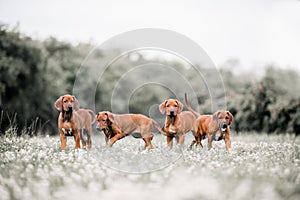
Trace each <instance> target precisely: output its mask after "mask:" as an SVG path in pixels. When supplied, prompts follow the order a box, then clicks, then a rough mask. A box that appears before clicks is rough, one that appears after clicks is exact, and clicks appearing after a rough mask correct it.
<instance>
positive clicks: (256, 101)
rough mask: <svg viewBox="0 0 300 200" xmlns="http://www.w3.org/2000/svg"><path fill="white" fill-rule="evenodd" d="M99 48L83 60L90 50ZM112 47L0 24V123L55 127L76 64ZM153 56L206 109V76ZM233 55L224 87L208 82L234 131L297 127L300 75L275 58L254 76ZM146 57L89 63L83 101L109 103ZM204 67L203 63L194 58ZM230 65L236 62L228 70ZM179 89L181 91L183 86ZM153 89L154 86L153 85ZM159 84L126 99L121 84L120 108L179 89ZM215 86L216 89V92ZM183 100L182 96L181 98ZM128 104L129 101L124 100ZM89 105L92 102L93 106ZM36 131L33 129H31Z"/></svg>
mask: <svg viewBox="0 0 300 200" xmlns="http://www.w3.org/2000/svg"><path fill="white" fill-rule="evenodd" d="M91 50H94V51H96V53H94V54H93V56H92V57H90V58H89V61H88V62H83V61H84V60H85V58H86V57H87V56H88V53H89V52H90V51H91ZM116 51H118V50H117V49H112V50H105V51H104V50H101V49H95V46H93V45H92V44H78V45H72V44H69V43H66V42H63V41H58V40H57V39H55V38H48V39H46V40H44V41H40V40H34V39H32V38H30V37H28V36H26V35H23V34H22V33H19V32H18V30H14V29H9V28H8V27H7V26H5V25H0V131H1V134H4V133H5V130H7V128H9V127H11V126H12V125H13V126H15V127H16V128H17V129H18V131H19V133H22V130H24V128H26V127H31V128H32V126H33V125H34V129H33V130H34V131H36V132H39V133H42V134H57V132H58V131H57V116H58V111H57V110H56V109H55V108H54V106H53V103H54V101H55V100H56V99H57V98H58V97H59V96H60V95H63V94H66V93H70V94H72V92H73V91H72V90H73V86H74V81H75V79H76V74H77V72H78V70H79V68H80V67H82V66H84V67H85V69H89V66H97V63H98V62H99V60H105V59H109V58H110V55H113V52H116ZM150 61H151V63H155V62H156V63H163V64H165V65H167V66H172V67H174V68H176V70H177V71H178V72H179V73H181V74H183V75H184V76H185V77H187V78H188V79H189V82H190V83H191V85H192V87H193V88H194V89H195V91H196V93H197V94H196V95H197V99H190V100H191V102H192V105H193V107H195V105H196V104H199V111H200V113H203V114H204V113H211V109H210V108H211V101H210V100H211V96H210V93H209V91H208V89H207V88H206V87H205V83H204V82H203V80H199V78H198V76H197V75H196V74H195V72H194V71H193V69H191V68H187V67H185V66H182V63H180V62H176V61H166V60H164V61H161V60H158V58H151V60H150ZM237 62H238V61H231V62H228V63H227V64H226V66H223V67H222V68H221V69H220V75H221V77H222V79H223V83H224V88H225V93H224V89H223V88H220V87H218V86H215V87H214V86H211V88H209V89H210V90H212V88H213V89H214V90H215V91H216V94H217V95H216V96H217V97H216V99H217V100H218V98H219V99H220V100H221V99H224V95H226V101H227V109H228V110H230V111H231V113H233V114H234V117H235V120H234V124H233V127H232V129H233V131H236V132H237V133H240V132H242V131H248V132H252V131H255V132H267V133H296V134H300V77H299V74H298V73H297V72H296V71H293V70H290V69H289V70H283V69H280V68H278V67H276V66H267V67H266V70H265V74H264V75H263V76H262V77H252V75H251V74H243V73H240V74H234V73H233V71H234V68H235V67H236V65H237ZM147 63H149V58H145V57H144V56H143V55H141V54H138V53H137V54H136V55H135V56H134V59H132V57H124V58H122V59H120V60H118V61H117V62H116V63H114V64H113V65H114V66H113V67H110V68H107V69H106V71H105V77H102V79H101V81H100V82H98V81H99V80H98V78H99V77H92V76H90V74H91V72H90V71H88V70H86V71H85V73H81V76H83V77H81V79H82V80H84V83H83V84H82V87H81V88H80V91H79V93H80V96H81V98H80V99H83V100H81V101H80V104H81V106H82V107H84V108H91V102H93V101H95V105H96V107H95V109H96V111H100V110H111V95H112V91H113V90H114V89H115V88H114V87H115V86H116V83H117V82H118V81H119V80H120V78H121V77H122V76H123V75H124V73H126V72H128V71H129V70H130V69H133V67H135V66H139V65H143V64H147ZM199 67H200V68H201V66H199ZM201 69H203V70H201V73H203V75H204V76H205V77H204V78H205V79H206V80H212V81H211V82H212V83H213V80H214V78H215V76H216V74H215V72H213V71H210V70H209V69H205V68H201ZM231 69H233V70H231ZM154 76H155V77H156V78H161V79H170V82H172V81H174V80H171V77H166V76H165V75H163V74H156V73H155V71H149V72H147V74H144V75H143V76H140V77H133V78H130V80H128V81H127V80H124V81H123V82H122V84H121V86H122V87H126V86H130V85H131V84H134V83H135V84H139V83H140V81H141V80H139V79H147V80H148V79H149V80H150V79H151V77H154ZM95 85H97V87H96V91H95V96H93V97H91V96H88V94H89V92H88V91H89V90H90V89H91V88H93V86H95ZM181 87H182V88H181V89H180V90H178V91H180V92H181V93H182V94H180V96H181V97H183V95H184V94H183V93H184V92H183V91H184V90H185V88H184V86H181ZM153 91H156V92H153ZM178 91H171V90H170V89H168V88H164V87H161V86H160V85H155V84H150V85H141V87H140V88H137V89H136V90H135V91H134V93H133V94H131V95H132V96H131V99H130V101H129V102H123V101H122V97H123V96H126V95H128V94H126V91H122V90H120V92H119V94H118V95H119V96H120V98H119V99H117V100H116V101H117V104H118V106H119V107H120V110H121V111H120V112H123V111H124V112H126V109H125V107H129V108H127V109H129V111H130V112H133V113H143V114H146V115H149V110H151V109H155V110H156V107H155V108H152V107H151V106H152V105H158V104H160V103H161V101H162V100H163V99H166V98H175V97H176V94H174V92H178ZM123 93H124V94H123ZM218 94H219V95H218ZM181 100H182V101H183V99H181ZM127 104H128V105H127ZM92 109H93V108H92ZM31 133H33V134H34V132H31Z"/></svg>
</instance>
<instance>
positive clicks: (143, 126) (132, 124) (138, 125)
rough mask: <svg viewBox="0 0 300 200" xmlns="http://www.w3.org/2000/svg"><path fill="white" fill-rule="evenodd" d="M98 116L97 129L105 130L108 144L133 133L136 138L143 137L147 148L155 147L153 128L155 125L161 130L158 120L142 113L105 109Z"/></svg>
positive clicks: (110, 144)
mask: <svg viewBox="0 0 300 200" xmlns="http://www.w3.org/2000/svg"><path fill="white" fill-rule="evenodd" d="M96 118H97V121H98V124H97V129H98V130H102V131H103V132H104V134H105V142H106V144H107V146H112V145H113V144H114V143H115V142H116V141H117V140H120V139H122V138H124V137H125V136H127V135H129V134H131V135H132V136H133V137H135V138H142V139H143V140H144V142H145V148H149V149H153V145H152V143H151V141H152V139H153V134H152V133H151V128H152V126H153V125H154V126H155V127H156V128H157V129H158V130H159V131H161V130H160V129H161V128H160V127H159V125H158V124H157V122H155V121H154V120H152V119H150V118H148V117H146V116H145V115H141V114H113V113H111V112H108V111H105V112H99V113H98V114H97V115H96Z"/></svg>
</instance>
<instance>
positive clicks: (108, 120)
mask: <svg viewBox="0 0 300 200" xmlns="http://www.w3.org/2000/svg"><path fill="white" fill-rule="evenodd" d="M96 118H97V121H98V124H97V126H96V128H97V130H99V131H101V130H103V129H107V128H108V127H109V125H110V124H112V123H114V116H113V114H112V113H111V112H107V111H105V112H98V113H97V115H96Z"/></svg>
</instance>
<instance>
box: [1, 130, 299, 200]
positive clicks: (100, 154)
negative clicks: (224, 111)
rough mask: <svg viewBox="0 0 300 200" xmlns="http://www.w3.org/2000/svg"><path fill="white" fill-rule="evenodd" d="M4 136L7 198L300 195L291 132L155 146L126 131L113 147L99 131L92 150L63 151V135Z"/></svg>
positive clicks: (3, 179) (296, 151) (295, 144)
mask: <svg viewBox="0 0 300 200" xmlns="http://www.w3.org/2000/svg"><path fill="white" fill-rule="evenodd" d="M8 131H9V132H10V134H7V135H6V136H2V137H1V138H0V194H1V199H3V200H6V199H82V198H87V199H137V198H138V199H272V200H276V199H291V200H292V199H295V200H296V199H299V197H300V139H299V138H297V137H294V136H290V135H272V136H268V135H265V134H263V135H258V134H240V135H239V136H237V135H234V134H233V136H232V147H233V150H232V152H231V153H228V152H227V151H226V150H225V146H224V143H223V142H214V143H213V148H212V150H211V151H207V141H206V140H204V141H203V144H204V148H201V149H193V150H186V147H187V146H188V143H189V142H190V141H191V139H192V137H191V135H187V137H186V146H185V148H184V149H183V150H180V149H179V148H174V149H171V150H169V149H168V148H166V141H165V138H164V136H161V135H157V136H156V137H155V138H154V141H153V144H154V146H155V149H154V150H144V149H143V146H144V144H143V142H142V140H137V139H133V138H131V137H126V138H124V139H123V140H120V141H118V142H117V143H116V144H115V145H114V146H113V147H112V148H110V149H107V148H105V146H104V139H103V137H102V136H101V135H100V134H99V133H95V134H94V135H93V145H94V146H93V148H92V149H91V150H82V149H80V150H74V149H73V147H74V141H73V138H71V137H70V138H68V143H67V144H68V150H67V151H61V150H60V142H59V137H58V136H57V137H49V136H36V137H25V136H22V137H17V136H15V134H12V133H13V131H14V129H13V128H12V129H10V130H8Z"/></svg>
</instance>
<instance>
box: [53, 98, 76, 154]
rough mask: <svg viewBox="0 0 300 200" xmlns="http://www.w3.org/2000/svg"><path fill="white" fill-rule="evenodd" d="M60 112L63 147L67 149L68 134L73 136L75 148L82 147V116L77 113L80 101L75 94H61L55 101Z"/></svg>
mask: <svg viewBox="0 0 300 200" xmlns="http://www.w3.org/2000/svg"><path fill="white" fill-rule="evenodd" d="M54 106H55V107H56V109H57V110H58V111H60V114H59V116H58V128H59V133H60V134H59V135H60V144H61V149H62V150H66V148H67V147H66V146H67V136H73V137H74V140H75V149H78V148H80V129H81V122H80V116H79V115H78V113H77V110H78V109H79V102H78V100H77V99H76V97H75V96H72V95H69V94H66V95H63V96H60V97H59V98H58V99H57V100H56V101H55V103H54Z"/></svg>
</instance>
